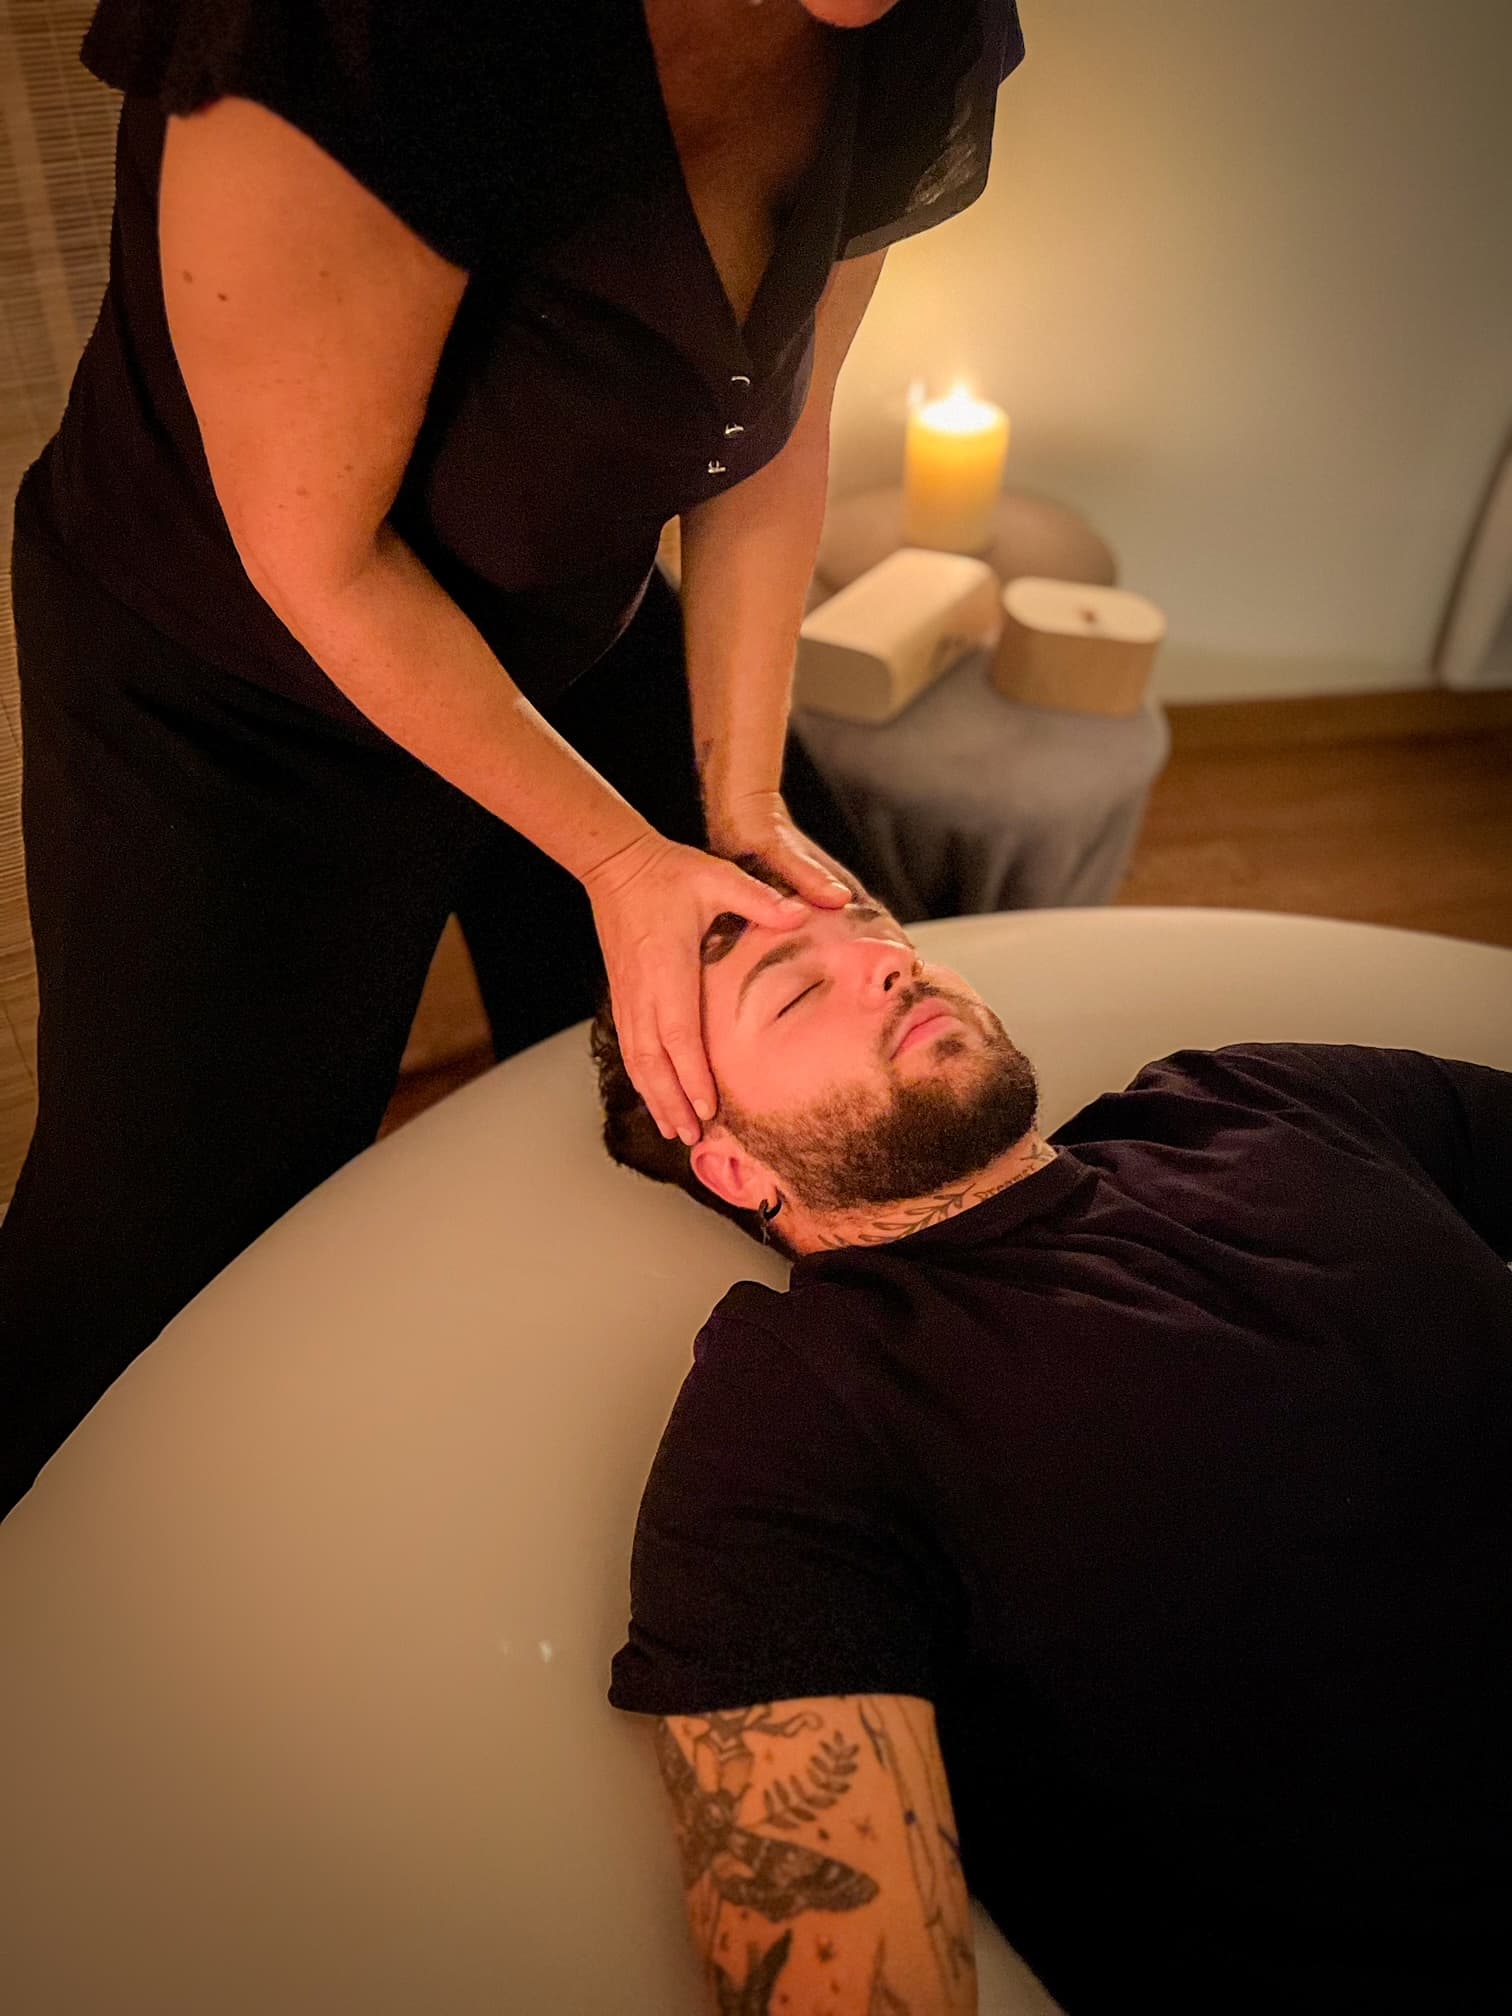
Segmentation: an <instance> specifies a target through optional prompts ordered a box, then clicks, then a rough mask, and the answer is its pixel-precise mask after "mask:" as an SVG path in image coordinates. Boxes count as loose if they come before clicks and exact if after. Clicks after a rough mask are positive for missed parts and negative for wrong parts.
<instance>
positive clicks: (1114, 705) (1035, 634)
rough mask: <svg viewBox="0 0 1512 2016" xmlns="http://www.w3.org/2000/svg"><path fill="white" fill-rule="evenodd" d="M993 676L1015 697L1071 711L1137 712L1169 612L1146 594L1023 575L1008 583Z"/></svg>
mask: <svg viewBox="0 0 1512 2016" xmlns="http://www.w3.org/2000/svg"><path fill="white" fill-rule="evenodd" d="M1003 619H1004V620H1003V632H1002V636H1001V637H1000V638H999V640H998V647H997V656H996V659H995V660H994V663H993V668H992V677H993V683H994V684H995V685H996V686H997V689H998V691H999V692H1000V693H1003V694H1005V695H1006V696H1007V698H1008V699H1010V700H1023V701H1026V702H1028V704H1029V705H1030V706H1032V707H1059V708H1063V709H1065V710H1067V711H1068V712H1070V713H1073V714H1134V713H1137V712H1138V710H1139V708H1140V707H1142V706H1143V704H1144V698H1145V694H1146V693H1147V691H1148V690H1149V685H1150V673H1151V671H1152V670H1153V668H1154V664H1155V653H1156V651H1157V650H1158V649H1159V646H1160V640H1161V639H1162V638H1163V637H1164V636H1165V617H1164V616H1163V615H1162V614H1161V612H1160V610H1159V609H1157V608H1156V606H1155V604H1154V603H1153V602H1150V601H1147V600H1146V598H1145V597H1144V596H1143V595H1133V594H1130V592H1129V590H1128V589H1127V588H1104V587H1101V586H1098V585H1096V584H1094V583H1091V582H1084V581H1052V580H1049V579H1048V578H1047V577H1046V576H1044V575H1040V574H1021V575H1020V576H1019V578H1018V579H1017V580H1016V581H1010V582H1009V583H1008V585H1007V587H1006V588H1005V589H1004V590H1003Z"/></svg>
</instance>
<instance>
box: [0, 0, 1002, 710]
mask: <svg viewBox="0 0 1512 2016" xmlns="http://www.w3.org/2000/svg"><path fill="white" fill-rule="evenodd" d="M831 32H832V33H835V34H837V35H839V36H841V38H842V43H841V46H842V50H843V61H842V64H841V76H840V82H839V85H838V87H837V97H836V101H835V104H834V107H833V110H832V114H831V117H830V118H829V120H828V121H827V123H826V128H825V135H824V139H823V141H822V143H821V152H820V155H819V157H818V158H817V159H816V160H815V161H814V163H813V164H812V167H811V168H810V170H809V172H808V173H807V175H806V176H805V178H804V180H803V183H802V185H801V187H800V188H799V190H798V191H797V192H796V194H795V198H794V203H793V207H792V210H791V213H790V215H789V216H788V217H787V219H786V221H785V224H784V227H783V230H782V233H781V236H780V240H779V243H778V246H777V249H776V252H775V254H774V257H773V260H772V263H771V266H770V268H769V270H768V272H767V274H766V276H765V279H764V281H763V284H762V287H761V290H760V292H759V294H758V295H757V298H756V300H755V302H754V304H753V306H752V309H751V313H750V315H749V317H748V319H747V321H746V323H745V325H744V326H743V327H742V326H741V325H740V324H739V323H738V322H737V320H736V318H735V315H734V312H733V310H732V308H731V306H730V303H729V300H728V298H727V296H726V294H725V291H724V288H723V286H722V284H721V282H720V279H719V275H718V271H717V269H716V268H715V266H714V264H713V261H712V259H711V258H710V256H709V252H708V248H707V246H706V244H705V242H704V239H703V235H702V232H701V231H700V228H699V225H698V220H697V216H696V213H695V212H694V210H693V207H692V203H691V201H690V199H689V196H688V192H687V186H686V183H685V181H684V179H683V175H682V170H681V166H680V163H679V160H678V154H677V148H676V143H675V141H674V139H673V136H672V129H671V126H670V124H669V122H668V119H667V114H666V107H665V101H664V99H663V96H662V92H661V87H660V82H659V78H658V74H657V68H656V60H655V55H654V51H653V48H652V44H651V40H650V36H649V33H648V31H647V28H646V21H645V14H644V10H643V5H642V0H573V4H570V5H568V4H563V0H532V4H520V0H509V4H507V5H506V4H500V0H472V4H463V5H460V6H458V5H453V6H448V7H441V8H435V7H422V6H418V5H415V4H413V0H409V4H404V0H256V4H254V5H249V4H246V0H101V4H100V5H99V7H98V9H97V11H96V13H95V16H94V19H93V21H92V23H91V26H90V29H89V32H88V34H87V35H86V37H85V39H84V44H83V48H82V51H81V56H82V60H83V62H84V63H85V64H86V65H87V67H88V68H89V69H91V70H92V71H93V72H94V73H95V74H96V75H97V76H99V77H100V78H102V79H103V80H104V81H105V82H107V83H109V84H113V85H115V86H117V87H118V88H119V89H121V90H122V91H124V92H125V94H126V99H125V103H124V105H123V107H122V113H121V123H120V129H119V136H118V141H117V158H116V208H115V218H114V226H113V233H112V241H111V277H110V283H109V287H108V289H107V292H106V296H105V300H104V304H103V307H102V310H101V314H100V318H99V322H98V324H97V326H96V328H95V330H94V333H93V335H92V337H91V339H90V342H89V344H88V346H87V348H86V350H85V353H84V356H83V358H82V360H81V362H80V365H79V369H78V372H77V374H76V377H75V380H74V384H73V388H72V392H71V396H70V400H69V405H68V409H67V412H66V414H65V416H64V419H63V422H62V425H61V427H60V429H59V432H58V435H57V437H56V438H55V439H54V441H53V442H52V443H51V444H50V445H49V447H48V449H47V450H45V451H44V455H43V457H42V458H41V459H42V463H43V467H42V468H41V469H38V470H37V471H36V473H35V475H32V474H30V473H29V476H28V479H27V480H28V484H29V486H31V485H34V486H35V490H29V494H30V495H36V494H37V493H38V492H39V493H40V498H39V501H40V504H41V505H42V506H43V507H44V508H45V511H46V515H47V519H48V521H49V523H50V527H51V530H52V531H53V533H54V535H55V536H56V537H57V538H59V539H60V540H61V541H62V543H63V544H64V546H65V547H66V548H67V549H68V551H69V552H70V554H71V555H72V556H73V558H74V559H75V561H76V563H77V564H81V565H83V566H84V567H85V568H86V569H87V571H89V572H90V573H91V574H92V575H93V576H94V577H95V578H96V579H97V580H99V581H100V582H102V583H103V585H104V586H105V587H107V588H108V589H109V590H111V592H113V593H114V594H116V595H117V596H118V597H120V598H121V599H122V600H124V601H125V602H127V603H129V604H130V605H131V606H132V607H133V608H135V609H136V610H138V611H139V613H141V614H143V615H145V616H146V617H148V618H149V619H150V620H151V621H153V622H155V623H156V624H157V625H158V626H159V627H160V628H161V629H162V630H163V631H164V632H165V634H167V635H170V636H172V637H174V638H175V639H177V641H179V642H180V643H182V644H183V645H185V646H186V648H188V649H190V650H193V651H196V652H198V653H199V654H201V655H202V656H203V657H205V658H206V659H207V660H208V661H209V662H210V663H212V664H214V665H217V666H219V667H221V668H222V669H224V670H227V671H230V672H232V673H235V674H237V675H239V676H241V677H244V678H249V679H253V680H256V681H259V682H260V683H263V684H266V685H269V686H272V687H273V688H274V689H275V690H279V691H282V692H285V693H288V694H292V695H293V696H294V697H296V698H300V699H304V700H307V701H310V702H312V703H313V704H315V705H316V706H319V707H322V708H323V709H325V710H326V711H328V712H330V713H332V714H335V715H337V716H338V717H341V718H350V717H351V716H352V714H353V713H354V710H353V709H352V708H351V706H350V703H349V702H347V701H346V700H345V699H344V697H343V696H342V695H341V694H340V693H339V692H338V690H337V689H336V687H335V686H334V685H332V683H331V682H330V681H329V680H328V679H326V677H325V676H324V674H323V673H322V672H321V671H320V669H319V667H318V666H317V665H316V664H315V662H314V661H313V660H312V659H311V658H310V656H309V654H308V653H307V652H306V651H305V650H304V648H303V647H302V646H301V645H299V644H298V643H297V642H296V641H295V639H294V638H293V637H292V636H291V635H290V634H289V633H288V631H287V630H286V629H285V628H284V626H283V625H282V624H281V623H280V622H279V621H278V619H277V618H276V617H275V616H274V615H273V614H272V612H271V611H270V610H269V609H268V608H267V606H266V604H265V603H263V601H262V600H261V598H260V597H259V596H258V595H257V593H256V591H255V590H254V589H253V588H252V586H251V584H250V582H249V581H248V580H247V577H246V574H245V572H244V570H243V568H242V566H241V563H240V560H239V558H238V556H237V554H236V550H235V547H234V545H233V544H232V542H231V539H230V536H229V534H228V532H227V530H226V526H225V523H224V519H223V516H222V513H221V511H220V507H219V504H218V502H217V500H216V497H215V492H214V488H213V486H212V484H211V481H210V475H209V469H208V465H207V464H206V461H205V457H204V451H203V448H202V445H201V442H200V437H199V429H198V425H197V422H196V420H195V417H194V412H193V408H192V406H191V404H190V401H189V398H188V394H187V392H186V390H185V388H184V385H183V381H182V379H181V377H180V375H179V372H178V368H177V364H176V361H175V358H174V354H173V348H172V344H171V341H170V338H169V334H168V328H167V322H166V317H165V314H164V309H163V300H162V287H161V279H160V272H159V253H158V241H157V191H158V184H159V180H160V172H161V164H162V150H163V139H164V133H165V128H166V117H167V115H168V114H170V113H174V112H186V111H190V110H194V109H196V108H197V107H199V106H201V105H204V104H207V103H210V102H212V101H213V100H214V99H215V98H217V97H221V96H228V95H234V96H241V97H246V98H250V99H254V100H256V101H257V102H258V103H260V104H263V105H266V106H268V107H269V108H270V109H271V110H273V111H275V112H277V113H279V114H280V115H281V116H282V117H283V118H285V119H287V120H289V121H290V122H291V123H293V124H294V125H296V126H298V127H299V128H300V129H301V130H302V131H304V132H306V133H308V134H309V135H310V136H311V137H312V138H313V139H314V140H315V141H317V142H318V144H319V145H320V146H321V147H322V148H324V149H325V151H326V152H327V153H329V154H330V155H332V156H333V157H334V158H335V159H336V160H338V161H339V162H341V163H342V164H343V165H344V166H345V167H346V168H347V169H348V170H349V171H350V172H351V173H352V174H353V175H354V176H355V177H356V178H357V179H358V180H359V181H361V182H362V183H363V184H364V185H365V186H366V187H368V188H369V189H371V190H372V191H373V192H374V193H375V194H376V195H378V196H379V197H380V198H381V199H382V200H383V201H384V202H385V203H386V204H387V205H388V206H389V207H390V209H392V210H393V211H394V213H395V214H396V215H397V216H399V217H400V218H401V219H402V220H403V221H404V222H405V223H407V224H408V225H409V226H410V227H411V228H412V229H413V230H414V231H416V232H417V233H418V234H419V235H420V236H421V237H423V238H424V239H425V240H426V241H427V242H428V243H429V244H431V245H432V246H434V247H435V249H436V250H438V251H439V252H441V253H442V254H443V255H444V256H445V257H446V258H448V259H450V260H452V261H454V262H455V263H457V264H459V265H461V266H464V267H466V268H467V270H468V273H469V281H468V286H467V288H466V291H465V293H464V295H463V297H462V301H461V304H460V306H459V309H458V312H457V316H456V320H455V323H454V326H453V328H452V330H451V332H450V336H449V339H448V341H447V344H446V346H445V348H444V351H443V354H442V356H441V359H440V362H439V365H438V369H437V372H436V378H435V383H434V385H433V388H432V392H431V396H430V399H429V402H428V406H427V410H426V414H425V419H424V422H423V425H422V428H421V432H420V436H419V438H418V440H417V442H416V446H415V450H414V453H413V455H412V457H411V460H410V463H409V466H408V469H407V471H406V474H405V478H404V481H403V484H402V486H401V489H400V492H399V495H398V498H397V500H396V502H395V505H394V508H393V511H392V513H391V519H392V522H393V523H394V525H395V526H396V528H397V529H398V530H399V531H400V532H401V533H402V534H403V536H404V537H405V538H406V539H407V540H408V541H409V542H410V544H411V545H412V546H413V547H414V548H415V550H416V551H417V552H418V553H419V555H420V557H421V558H422V559H423V560H424V561H425V563H426V565H427V566H428V567H430V569H431V570H432V571H433V572H434V573H435V575H436V576H437V578H438V579H439V580H440V582H441V584H442V586H443V587H445V588H446V589H447V591H448V592H449V593H450V594H451V595H452V596H453V597H454V599H455V600H456V601H457V602H458V603H459V605H460V606H461V607H462V608H463V609H464V610H465V611H466V613H467V614H468V615H469V616H470V617H471V618H472V620H473V621H474V622H475V623H476V624H477V625H478V627H479V629H480V631H481V632H482V633H483V635H484V637H485V638H486V640H487V641H488V643H489V645H490V647H491V648H492V649H493V651H494V652H495V654H496V655H497V656H498V657H499V659H500V661H501V662H502V663H503V665H504V666H505V668H506V669H507V670H508V671H509V673H510V674H511V676H512V677H513V678H515V679H516V681H517V682H518V683H519V684H520V686H521V687H522V688H523V689H524V691H525V692H526V694H527V695H528V697H529V698H531V699H532V700H533V701H535V702H536V703H537V704H538V705H543V706H544V705H548V704H549V703H550V701H551V700H552V699H553V698H555V697H556V696H557V695H559V694H560V693H561V692H562V691H563V690H564V689H565V688H566V687H567V685H568V684H570V682H571V681H572V680H573V679H574V678H575V677H577V676H578V674H580V673H581V672H582V671H584V670H586V668H587V667H588V666H589V665H590V664H591V663H593V661H594V660H595V659H596V658H597V657H599V656H600V655H601V654H602V653H603V651H604V650H606V649H607V648H608V646H609V645H610V644H611V643H612V642H613V641H614V639H615V637H616V636H617V635H618V634H619V633H620V631H621V630H622V629H623V627H624V625H625V624H626V623H627V622H628V621H629V618H630V616H631V615H632V614H633V612H634V609H635V607H636V604H637V603H638V601H639V598H640V595H641V593H642V592H643V590H644V586H645V583H646V580H647V578H648V576H649V573H650V569H651V567H652V564H653V562H654V560H655V555H656V547H657V540H658V537H659V535H660V532H661V528H662V526H663V525H664V523H665V522H666V521H667V520H668V519H669V518H671V517H674V516H676V515H677V514H678V513H679V512H681V511H683V510H687V509H690V508H692V507H693V506H694V505H696V504H698V503H701V502H703V501H705V500H706V499H708V498H710V497H712V496H715V495H717V494H718V493H719V492H720V491H722V490H725V489H728V488H730V487H731V486H732V485H734V484H736V483H738V482H739V481H740V480H741V479H742V478H743V477H745V476H748V475H750V474H752V473H753V472H754V471H755V470H756V469H759V468H760V467H761V466H762V465H763V464H764V463H765V462H767V461H769V460H770V459H771V458H772V457H773V456H774V455H775V454H776V453H777V452H778V450H779V449H780V448H781V447H782V445H783V444H784V442H785V441H786V440H787V439H788V436H789V435H790V433H791V432H792V429H793V427H794V425H795V424H796V421H797V418H798V415H799V413H800V412H801V410H802V406H803V400H804V396H805V394H806V392H807V389H808V383H809V377H810V372H811V366H812V357H813V330H814V310H815V307H816V305H817V302H818V299H819V295H820V293H821V291H822V290H823V287H824V284H825V281H826V280H827V278H828V275H829V273H830V270H831V268H832V266H833V264H834V262H835V260H836V259H841V258H846V257H851V256H855V255H858V254H861V253H865V252H869V251H872V250H875V249H878V248H880V247H881V246H883V245H886V244H888V243H890V242H892V241H893V240H894V239H897V238H902V237H905V236H907V235H908V234H909V233H911V232H915V231H919V230H923V229H925V228H926V227H927V226H929V225H931V224H934V223H938V222H940V221H941V220H942V219H944V218H946V217H949V216H952V215H953V214H955V212H956V211H958V210H960V209H962V208H964V206H965V205H966V204H968V203H970V202H971V201H973V200H974V199H975V197H976V196H977V195H979V194H980V192H981V189H982V187H983V185H984V183H985V180H986V174H987V166H988V159H989V155H990V149H991V138H992V126H993V111H994V103H995V96H996V91H997V87H998V84H999V83H1000V81H1001V79H1002V78H1003V77H1004V76H1005V75H1006V74H1007V73H1008V71H1010V70H1011V69H1013V68H1014V67H1015V66H1016V64H1017V63H1018V62H1019V61H1020V60H1021V58H1022V56H1023V53H1024V50H1023V41H1022V37H1021V35H1020V32H1019V27H1018V20H1017V14H1016V10H1015V7H1014V5H1013V0H899V5H898V6H897V7H896V8H895V9H894V10H893V12H892V13H891V14H889V15H887V16H885V17H884V18H883V19H882V20H881V21H879V22H877V23H875V24H874V25H873V26H871V27H869V28H865V29H859V30H833V31H831Z"/></svg>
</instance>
